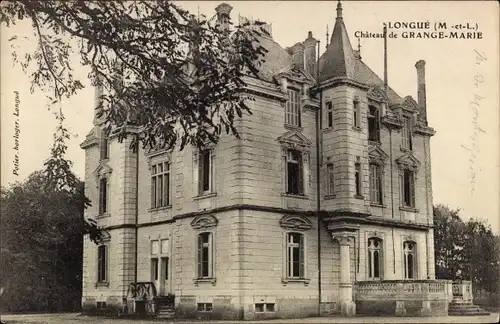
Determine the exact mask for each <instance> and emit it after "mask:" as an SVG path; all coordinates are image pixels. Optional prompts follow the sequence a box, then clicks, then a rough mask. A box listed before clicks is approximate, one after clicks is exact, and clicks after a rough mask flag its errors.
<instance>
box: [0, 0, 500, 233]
mask: <svg viewBox="0 0 500 324" xmlns="http://www.w3.org/2000/svg"><path fill="white" fill-rule="evenodd" d="M178 3H179V5H181V6H182V7H184V8H185V9H187V10H189V11H191V12H192V13H194V14H197V13H198V12H199V13H200V14H205V15H206V16H207V17H212V16H213V15H214V14H215V11H214V8H215V7H216V6H217V5H218V4H220V3H221V2H215V1H180V2H178ZM227 3H229V4H230V5H231V6H232V7H233V11H232V13H231V16H232V19H233V21H236V22H237V20H238V16H240V15H241V16H244V17H248V18H251V19H259V20H261V21H265V22H267V23H270V24H272V35H273V38H274V39H275V41H276V42H278V43H279V44H280V45H281V46H283V47H289V46H292V45H293V44H295V43H297V42H300V41H303V40H305V39H306V38H307V34H308V31H311V32H312V33H313V36H314V37H316V38H318V39H319V40H320V41H321V48H322V51H323V50H324V46H325V39H326V32H327V26H328V33H329V34H330V35H331V32H332V29H333V25H334V23H335V16H336V12H335V8H336V5H337V2H336V1H228V2H227ZM343 16H344V22H345V24H346V27H347V31H348V34H349V37H350V40H351V44H352V45H353V47H354V48H357V44H358V40H357V39H356V38H355V36H354V34H355V32H357V31H358V32H359V31H362V32H364V33H380V32H381V31H382V27H383V24H384V23H392V26H393V29H391V28H389V32H391V31H393V32H394V33H395V34H398V36H399V37H398V38H392V39H389V41H388V80H389V85H390V86H391V87H392V88H393V89H394V90H395V91H396V92H397V93H398V94H399V95H400V96H406V95H411V96H413V98H415V99H416V98H417V96H416V95H417V80H416V69H415V66H414V65H415V63H416V62H417V61H418V60H420V59H423V60H425V61H426V81H427V114H428V121H429V125H430V126H431V127H433V128H434V129H435V130H436V132H437V133H436V135H435V136H434V137H432V138H431V158H432V160H431V161H432V182H433V200H434V203H435V204H445V205H448V206H449V207H451V208H460V210H461V212H460V214H461V216H462V217H463V218H464V219H468V218H469V217H474V218H480V219H484V220H486V221H487V222H488V223H489V224H491V226H492V229H493V231H494V232H496V233H500V216H499V215H500V202H499V197H500V189H499V188H500V186H499V182H500V181H499V180H500V172H499V170H500V150H499V148H500V143H499V120H500V117H499V92H498V89H499V63H498V61H499V39H498V30H499V20H498V19H499V18H498V3H497V2H496V1H470V2H468V1H401V2H399V1H398V2H392V1H371V2H370V1H343ZM398 22H419V23H425V22H429V25H430V28H434V27H435V26H436V25H435V23H443V22H445V23H446V24H447V29H443V30H442V31H443V32H445V33H449V32H451V31H459V32H460V31H464V30H463V29H462V30H458V29H451V27H460V26H457V25H459V24H462V25H465V24H466V23H469V26H473V27H474V28H477V29H476V30H474V31H475V32H476V34H471V35H472V36H476V39H408V38H403V32H409V31H414V32H421V31H422V30H410V29H395V27H396V26H397V25H398ZM479 32H480V33H481V37H482V38H481V39H478V38H477V37H478V35H479V34H477V33H479ZM0 35H1V38H0V39H1V51H2V52H1V72H2V73H1V184H2V185H7V184H8V183H12V182H15V181H22V180H24V179H25V178H26V177H27V176H28V175H29V174H30V173H32V172H33V171H35V170H39V169H41V168H43V162H44V161H45V159H46V158H47V157H48V155H49V150H50V147H51V144H52V136H53V131H54V129H55V127H56V120H55V117H54V116H53V114H52V113H53V111H52V110H54V109H59V107H52V110H48V109H47V103H48V99H47V98H46V96H47V93H42V92H40V91H35V92H34V93H30V83H29V80H28V78H27V76H26V75H25V74H24V73H23V72H22V71H21V68H20V67H19V66H14V65H13V62H12V58H11V52H12V48H11V45H12V43H11V42H8V41H7V40H8V39H9V38H10V37H11V36H13V35H18V36H27V37H29V39H30V40H27V41H21V42H17V43H15V44H16V45H17V46H18V47H19V48H18V50H17V51H18V53H24V52H27V51H32V50H33V49H34V46H35V43H34V42H35V40H36V38H35V37H33V30H32V29H31V26H30V24H29V23H22V24H18V25H16V26H14V27H9V28H5V27H4V26H3V25H2V29H1V31H0ZM360 45H361V56H362V59H363V61H364V62H365V63H366V64H367V65H368V66H370V67H371V68H372V70H374V71H375V72H376V73H377V74H378V75H379V76H383V41H382V39H379V38H361V39H360ZM74 68H75V73H77V74H78V75H81V78H82V79H83V80H82V81H84V85H86V86H87V87H86V88H85V89H84V90H82V91H80V92H79V93H78V94H77V95H75V96H74V97H72V98H71V99H69V100H66V101H64V102H63V103H62V104H61V108H62V109H63V112H64V113H65V116H66V124H67V126H68V127H69V129H70V131H71V132H72V134H73V135H72V138H71V139H70V140H69V142H68V146H69V148H68V157H69V158H70V159H71V160H72V161H73V162H74V171H75V173H76V174H77V175H78V176H79V177H80V178H81V179H83V178H84V170H85V165H84V151H83V150H82V149H80V147H79V144H80V143H81V142H82V141H83V140H84V138H85V135H86V134H87V133H88V132H89V131H90V129H91V127H92V117H93V105H94V102H93V99H94V89H93V88H92V87H90V85H89V82H88V81H87V80H86V75H87V70H85V69H84V68H82V67H81V66H80V65H79V59H78V57H77V56H75V57H74ZM15 114H18V115H19V116H16V115H15ZM16 134H17V135H18V139H17V142H16V139H15V137H16ZM16 156H17V158H16ZM14 171H15V172H14ZM14 173H17V175H16V174H14Z"/></svg>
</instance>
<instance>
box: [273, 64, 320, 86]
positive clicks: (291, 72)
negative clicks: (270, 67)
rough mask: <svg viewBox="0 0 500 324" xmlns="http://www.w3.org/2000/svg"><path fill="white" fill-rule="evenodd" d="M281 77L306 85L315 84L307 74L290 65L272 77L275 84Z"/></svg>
mask: <svg viewBox="0 0 500 324" xmlns="http://www.w3.org/2000/svg"><path fill="white" fill-rule="evenodd" d="M281 77H286V78H288V79H290V80H293V81H297V82H299V83H307V84H315V83H316V81H315V80H314V78H313V77H312V76H311V75H310V74H309V73H308V72H307V71H304V70H302V69H300V68H297V67H296V66H295V65H293V64H291V65H289V66H287V67H285V68H284V69H282V70H281V71H279V72H278V73H276V75H275V76H274V79H275V80H276V82H279V79H280V78H281Z"/></svg>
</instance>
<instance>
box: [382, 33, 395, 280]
mask: <svg viewBox="0 0 500 324" xmlns="http://www.w3.org/2000/svg"><path fill="white" fill-rule="evenodd" d="M383 35H384V91H385V96H386V97H387V98H389V95H388V89H389V82H388V76H387V74H388V69H387V66H388V63H387V26H386V25H385V24H384V28H383ZM386 109H389V101H387V107H386ZM388 129H389V146H390V159H391V162H390V168H391V215H392V219H394V175H393V165H392V130H391V128H390V127H388ZM391 236H392V255H393V258H392V263H393V269H394V273H396V247H395V244H394V227H392V228H391Z"/></svg>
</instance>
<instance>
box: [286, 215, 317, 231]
mask: <svg viewBox="0 0 500 324" xmlns="http://www.w3.org/2000/svg"><path fill="white" fill-rule="evenodd" d="M280 226H281V227H283V228H286V229H290V230H303V231H307V230H310V229H311V228H312V223H311V221H310V220H309V219H307V218H306V217H304V216H300V215H285V216H283V217H282V218H281V220H280Z"/></svg>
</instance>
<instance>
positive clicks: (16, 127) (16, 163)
mask: <svg viewBox="0 0 500 324" xmlns="http://www.w3.org/2000/svg"><path fill="white" fill-rule="evenodd" d="M14 96H15V97H14V98H15V99H14V113H13V115H14V116H15V120H14V136H13V137H14V147H13V149H14V161H13V163H14V167H13V169H12V173H13V174H14V175H16V176H19V134H20V133H21V128H20V126H19V104H20V100H19V92H18V91H14Z"/></svg>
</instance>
